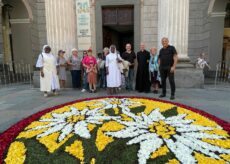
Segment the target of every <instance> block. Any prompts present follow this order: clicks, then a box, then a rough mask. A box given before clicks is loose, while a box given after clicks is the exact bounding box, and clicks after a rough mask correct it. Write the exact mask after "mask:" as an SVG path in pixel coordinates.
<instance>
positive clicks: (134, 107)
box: [0, 97, 230, 164]
mask: <svg viewBox="0 0 230 164" xmlns="http://www.w3.org/2000/svg"><path fill="white" fill-rule="evenodd" d="M40 158H42V159H43V160H45V161H47V163H49V162H50V163H63V162H64V163H111V161H115V162H116V163H121V161H126V163H139V164H146V163H151V162H155V163H206V162H207V161H209V163H210V162H213V163H230V124H229V123H227V122H225V121H223V120H220V119H218V118H216V117H215V116H211V115H209V114H207V113H205V112H202V111H200V110H197V109H194V108H191V107H188V106H185V105H183V104H178V103H171V102H167V101H160V100H157V99H151V98H144V97H107V98H105V97H99V98H94V99H84V100H77V101H75V102H70V103H67V104H63V105H60V106H57V107H53V108H49V109H46V110H44V111H41V112H39V113H37V114H35V115H33V116H31V117H28V118H27V119H24V120H22V121H21V122H19V123H17V124H16V125H14V126H12V127H11V128H10V129H8V130H7V131H5V132H4V133H2V134H1V135H0V163H3V162H4V163H6V164H8V163H12V161H17V163H36V162H38V161H39V160H40ZM55 160H56V162H55Z"/></svg>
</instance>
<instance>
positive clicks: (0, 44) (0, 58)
mask: <svg viewBox="0 0 230 164" xmlns="http://www.w3.org/2000/svg"><path fill="white" fill-rule="evenodd" d="M2 6H3V3H2V0H0V63H2V62H3V37H2Z"/></svg>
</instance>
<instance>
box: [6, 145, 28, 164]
mask: <svg viewBox="0 0 230 164" xmlns="http://www.w3.org/2000/svg"><path fill="white" fill-rule="evenodd" d="M25 153H26V147H25V145H24V144H23V143H22V142H18V141H15V142H13V143H12V144H11V145H10V148H9V150H8V153H7V158H6V159H5V162H6V164H23V163H24V162H25V159H26V155H25Z"/></svg>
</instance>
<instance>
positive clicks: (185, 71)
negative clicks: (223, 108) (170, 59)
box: [158, 0, 204, 88]
mask: <svg viewBox="0 0 230 164" xmlns="http://www.w3.org/2000/svg"><path fill="white" fill-rule="evenodd" d="M158 3H159V4H158V7H159V8H158V11H159V15H158V20H159V22H158V43H159V45H158V48H159V49H160V48H161V47H162V45H161V39H162V38H163V37H167V38H168V39H169V43H170V45H173V46H175V48H176V50H177V52H178V57H179V63H178V65H177V70H176V74H175V81H176V86H177V87H178V88H203V86H204V75H203V71H202V70H198V69H195V67H194V65H193V64H191V63H190V59H189V57H188V26H189V0H160V1H158Z"/></svg>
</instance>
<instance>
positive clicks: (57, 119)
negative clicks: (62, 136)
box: [39, 118, 65, 123]
mask: <svg viewBox="0 0 230 164" xmlns="http://www.w3.org/2000/svg"><path fill="white" fill-rule="evenodd" d="M64 121H65V118H50V119H42V120H39V122H56V123H57V122H64Z"/></svg>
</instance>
